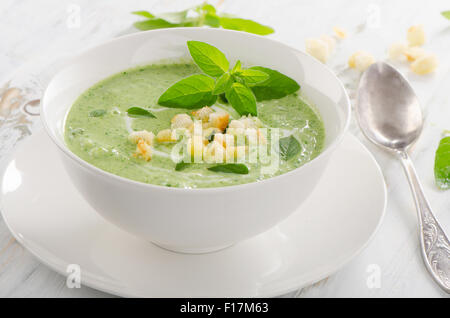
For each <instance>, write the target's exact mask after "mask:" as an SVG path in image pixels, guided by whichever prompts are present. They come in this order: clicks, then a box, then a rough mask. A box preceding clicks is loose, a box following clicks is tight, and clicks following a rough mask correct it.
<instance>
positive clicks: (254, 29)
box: [220, 16, 275, 35]
mask: <svg viewBox="0 0 450 318" xmlns="http://www.w3.org/2000/svg"><path fill="white" fill-rule="evenodd" d="M220 25H221V26H222V27H223V28H224V29H230V30H236V31H244V32H249V33H254V34H259V35H267V34H271V33H273V32H275V31H274V30H273V29H272V28H271V27H269V26H267V25H262V24H259V23H258V22H255V21H252V20H247V19H241V18H230V17H224V16H221V17H220Z"/></svg>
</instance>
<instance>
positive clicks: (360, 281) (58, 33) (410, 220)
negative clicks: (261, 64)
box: [0, 0, 450, 297]
mask: <svg viewBox="0 0 450 318" xmlns="http://www.w3.org/2000/svg"><path fill="white" fill-rule="evenodd" d="M200 2H201V1H187V0H184V1H181V0H159V1H158V0H133V1H130V0H129V1H121V0H98V1H90V0H58V1H57V0H41V1H39V2H38V1H32V0H22V1H17V0H2V1H1V2H0V35H1V36H0V96H2V99H1V100H0V116H1V117H0V156H1V157H4V156H5V155H6V154H8V153H10V152H11V151H13V147H14V145H15V144H16V143H17V142H18V141H19V140H20V139H22V138H25V137H26V136H27V135H29V133H31V132H32V131H33V130H35V129H38V126H40V124H39V121H38V120H37V118H38V117H37V116H29V115H25V113H24V112H23V110H22V107H23V104H24V103H26V102H28V101H30V100H33V99H39V98H40V94H41V92H42V88H43V87H44V85H45V82H46V80H48V69H49V68H51V67H53V66H54V65H55V64H57V63H58V60H60V59H61V58H62V57H64V56H68V55H70V54H73V53H74V52H76V51H79V50H81V49H84V48H86V47H88V46H91V45H95V44H97V43H99V42H101V41H104V40H107V39H110V38H113V37H116V36H119V35H122V34H126V33H130V32H135V30H133V29H132V28H131V27H130V25H131V24H132V22H133V21H135V20H136V19H137V17H135V16H133V15H131V14H129V12H130V11H134V10H138V9H148V10H150V11H154V12H164V11H171V10H174V9H182V8H184V7H187V6H189V5H193V4H197V3H200ZM220 10H222V11H224V12H229V13H235V14H238V15H240V16H242V17H248V18H252V19H255V20H257V21H260V22H263V23H265V24H268V25H270V26H272V27H274V28H275V29H276V33H275V34H273V35H270V36H271V37H273V38H275V39H277V40H279V41H282V42H285V43H287V44H290V45H292V46H294V47H297V48H300V49H303V48H304V39H305V38H307V37H315V36H320V35H321V34H324V33H327V34H331V33H332V31H331V29H332V27H333V26H336V25H338V26H341V27H342V28H344V29H346V30H347V31H348V32H349V37H348V39H346V40H344V41H343V42H341V43H340V44H339V46H338V47H337V52H336V54H335V55H334V57H333V58H332V60H330V62H329V63H328V64H329V66H330V67H332V68H333V69H334V70H335V72H336V73H337V74H338V76H339V77H340V78H341V79H342V81H343V82H344V83H345V85H346V86H347V88H348V91H349V93H350V95H351V97H352V98H353V97H354V93H355V88H356V85H357V83H358V79H359V75H358V74H357V73H356V72H353V71H351V70H348V69H347V67H346V61H347V59H348V56H349V55H350V54H351V53H353V52H354V51H356V50H360V49H364V50H367V51H369V52H371V53H373V54H374V55H375V57H376V58H377V59H380V60H381V59H385V58H386V49H387V47H388V45H389V44H390V43H392V42H395V41H398V40H404V39H405V33H406V29H407V28H408V27H409V26H410V25H413V24H423V25H424V26H425V29H426V33H427V36H428V37H427V44H426V46H425V48H426V49H428V50H430V51H432V52H434V53H435V54H436V55H437V56H438V58H439V60H440V66H439V68H438V71H437V72H436V73H435V74H433V75H430V76H423V77H419V76H415V75H413V74H411V72H409V70H408V68H407V66H405V65H403V66H401V65H400V66H399V68H400V70H401V71H403V72H404V74H405V75H406V76H407V78H408V79H409V80H410V81H411V83H412V85H413V87H414V89H415V90H416V92H417V95H418V96H419V98H420V100H421V102H422V106H423V109H424V112H425V116H426V125H425V130H424V132H423V135H422V137H421V139H420V140H419V142H418V144H417V145H416V147H415V150H414V152H413V154H412V157H413V160H414V162H415V164H416V167H417V171H418V173H419V175H420V177H421V179H422V181H423V184H424V188H425V191H426V194H427V195H428V198H429V200H430V201H431V204H432V207H433V209H434V210H435V212H436V215H437V217H438V218H439V220H440V222H441V223H442V225H443V227H444V228H445V229H446V230H447V232H450V191H447V192H444V191H439V190H438V189H437V188H436V186H435V185H434V178H433V163H434V152H435V150H436V147H437V144H438V142H439V140H440V137H441V134H442V132H443V130H445V129H447V130H448V129H450V99H449V94H450V91H449V88H450V57H449V56H450V21H447V20H445V19H444V18H442V17H441V16H440V14H439V12H440V11H443V10H450V2H449V1H448V0H440V1H438V0H433V1H428V2H427V3H426V4H424V3H423V1H418V0H415V1H412V0H396V1H382V0H378V1H376V0H371V1H361V0H341V1H328V0H321V1H318V0H316V1H298V0H276V1H275V0H271V1H269V0H264V1H263V0H225V1H224V2H223V3H222V4H221V6H220ZM33 105H35V104H33V103H31V104H30V105H28V106H27V110H29V111H30V112H33V111H35V110H36V107H35V106H33ZM18 123H20V125H18ZM351 131H352V133H354V134H355V135H356V136H358V137H359V138H360V139H361V140H362V141H363V142H364V143H365V144H366V145H367V146H368V147H369V149H370V150H371V151H372V152H373V154H374V155H375V157H376V158H377V160H378V162H379V163H380V165H381V166H382V169H383V171H384V174H385V178H386V183H387V187H388V206H387V213H386V217H385V219H384V222H383V224H382V226H381V228H380V230H379V232H378V233H377V235H376V237H375V238H374V240H373V241H372V242H371V243H370V244H369V246H368V247H367V248H366V249H365V250H364V251H363V252H362V253H361V254H360V255H359V256H358V257H357V258H355V259H354V260H353V261H352V262H351V263H350V264H348V265H346V266H345V267H344V268H343V269H342V270H340V271H339V272H338V273H336V274H334V275H332V276H331V277H329V278H328V279H326V280H324V281H321V282H319V283H317V284H315V285H314V286H310V287H307V288H304V289H302V290H299V291H298V292H296V293H291V294H288V295H285V296H296V297H324V296H326V297H347V296H349V297H364V296H369V297H418V296H419V297H448V295H446V294H445V293H443V292H442V291H441V290H440V289H438V287H436V285H435V284H434V283H433V282H432V280H431V278H430V277H429V275H428V274H427V272H426V270H425V269H424V266H423V264H422V259H421V256H420V250H419V241H418V232H417V220H416V215H415V210H414V205H413V201H412V198H411V195H410V193H409V189H408V186H407V183H406V179H405V177H404V176H403V172H402V171H401V167H400V165H399V163H398V162H396V161H395V160H394V158H392V157H391V156H389V155H388V154H386V153H383V152H382V151H380V150H379V149H377V148H375V147H374V146H372V145H370V144H368V142H367V141H366V140H364V138H363V137H362V136H361V133H360V132H359V130H358V128H357V126H356V124H355V123H353V124H352V127H351ZM367 195H368V196H369V195H370V193H368V194H367ZM0 296H3V297H16V296H18V297H105V296H106V297H108V296H110V295H107V294H104V293H102V292H99V291H96V290H93V289H90V288H87V287H82V288H80V289H68V288H67V287H66V283H65V278H64V277H62V276H60V275H59V274H56V273H55V272H53V271H52V270H50V269H48V268H47V267H46V266H44V265H42V264H40V263H39V262H38V261H37V260H36V259H35V258H34V257H33V256H31V255H30V253H28V252H27V251H26V250H24V249H23V248H22V247H21V246H20V245H19V244H18V243H17V242H16V241H15V240H14V239H13V238H12V236H11V234H10V233H9V231H8V230H7V228H6V226H5V224H4V222H3V220H1V219H0Z"/></svg>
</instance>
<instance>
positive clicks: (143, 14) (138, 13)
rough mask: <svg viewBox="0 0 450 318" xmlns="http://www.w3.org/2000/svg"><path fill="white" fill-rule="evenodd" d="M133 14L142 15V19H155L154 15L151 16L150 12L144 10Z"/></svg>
mask: <svg viewBox="0 0 450 318" xmlns="http://www.w3.org/2000/svg"><path fill="white" fill-rule="evenodd" d="M131 13H132V14H136V15H140V16H141V17H145V18H148V19H152V18H154V17H155V16H154V15H153V14H151V13H150V12H148V11H144V10H142V11H133V12H131Z"/></svg>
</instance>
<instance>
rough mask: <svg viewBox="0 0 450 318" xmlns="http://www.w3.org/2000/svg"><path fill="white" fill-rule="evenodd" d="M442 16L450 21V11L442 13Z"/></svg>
mask: <svg viewBox="0 0 450 318" xmlns="http://www.w3.org/2000/svg"><path fill="white" fill-rule="evenodd" d="M441 14H442V16H443V17H444V18H447V19H449V20H450V10H448V11H442V12H441Z"/></svg>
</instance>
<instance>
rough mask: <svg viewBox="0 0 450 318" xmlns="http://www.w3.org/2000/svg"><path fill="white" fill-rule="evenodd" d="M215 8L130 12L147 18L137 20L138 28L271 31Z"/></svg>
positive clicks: (135, 24)
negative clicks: (220, 28) (158, 12)
mask: <svg viewBox="0 0 450 318" xmlns="http://www.w3.org/2000/svg"><path fill="white" fill-rule="evenodd" d="M216 11H217V10H216V8H215V7H214V6H213V5H211V4H209V3H203V4H201V5H197V6H194V7H191V8H188V9H186V10H183V11H177V12H167V13H161V14H159V15H155V14H152V13H150V12H148V11H145V10H141V11H134V12H132V14H135V15H139V16H141V17H144V18H146V19H147V20H143V21H138V22H136V23H134V26H135V27H136V28H137V29H139V30H154V29H162V28H174V27H201V26H204V25H206V26H210V27H213V28H219V27H222V28H224V29H231V30H238V31H244V32H249V33H255V34H260V35H266V34H270V33H273V32H274V30H273V29H272V28H271V27H268V26H266V25H262V24H260V23H257V22H255V21H252V20H247V19H241V18H237V17H234V16H230V15H227V14H218V13H217V12H216Z"/></svg>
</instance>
